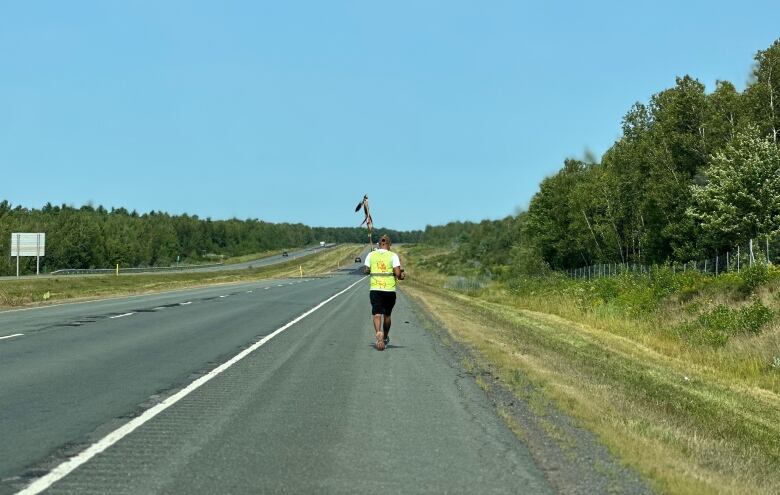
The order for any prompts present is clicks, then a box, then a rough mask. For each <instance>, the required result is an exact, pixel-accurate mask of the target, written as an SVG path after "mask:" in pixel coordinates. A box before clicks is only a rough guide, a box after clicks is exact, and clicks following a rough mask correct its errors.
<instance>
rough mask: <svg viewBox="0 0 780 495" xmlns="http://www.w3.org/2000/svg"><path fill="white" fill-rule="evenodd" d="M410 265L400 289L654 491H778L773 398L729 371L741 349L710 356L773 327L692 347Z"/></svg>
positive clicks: (561, 304)
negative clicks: (706, 347)
mask: <svg viewBox="0 0 780 495" xmlns="http://www.w3.org/2000/svg"><path fill="white" fill-rule="evenodd" d="M412 261H413V260H412ZM413 265H414V263H412V264H411V269H410V270H408V271H409V272H410V278H409V280H408V281H407V283H406V284H405V286H404V290H405V291H406V292H407V293H408V294H409V295H410V296H412V297H413V299H414V300H416V301H418V302H419V304H421V305H422V306H423V307H424V308H426V309H427V311H428V312H430V313H431V314H432V315H434V317H435V318H437V319H438V320H439V321H440V322H441V323H442V325H443V326H444V327H445V328H447V329H448V330H449V331H450V332H451V333H452V335H453V336H454V337H455V338H456V339H457V340H458V341H460V342H462V343H464V344H465V345H466V346H467V347H468V348H471V349H473V351H474V354H475V356H477V358H478V361H479V362H480V363H482V365H483V366H486V367H488V368H489V369H491V370H492V371H493V373H494V374H496V375H497V376H499V378H500V380H501V381H502V382H504V383H506V384H509V385H510V386H511V387H512V388H513V390H514V391H515V392H516V394H517V395H518V396H519V397H521V398H522V395H523V393H524V392H523V390H524V387H523V384H524V383H525V382H526V381H530V382H532V383H534V384H535V385H537V386H538V387H539V388H540V389H541V390H543V391H544V394H545V395H546V396H547V397H549V398H550V399H552V400H554V401H555V403H556V404H558V405H559V406H560V407H561V408H562V409H564V410H565V411H567V412H568V413H569V414H571V415H572V416H574V417H575V418H577V419H578V420H579V421H580V422H581V423H582V424H583V425H584V426H586V427H587V428H588V429H590V430H591V431H593V432H595V433H596V434H597V435H599V437H600V438H601V439H602V440H603V442H604V443H605V444H606V445H607V446H608V447H609V448H610V449H611V450H612V451H613V452H614V453H616V454H617V455H618V456H619V457H620V458H622V459H623V460H624V461H625V462H627V463H628V464H630V465H632V466H634V467H635V468H636V469H637V470H638V471H639V472H641V473H642V474H643V475H644V476H646V477H647V478H648V479H650V480H652V482H653V483H654V485H655V487H656V488H657V489H659V490H660V491H661V492H664V493H679V494H699V493H721V494H743V493H758V494H762V493H766V494H769V493H777V492H778V488H779V487H780V441H778V438H780V408H778V405H779V404H780V396H779V395H778V394H777V392H776V391H775V390H773V389H772V388H771V387H770V388H767V387H765V386H761V385H760V384H757V381H756V380H755V379H754V378H752V377H751V376H746V377H743V378H740V374H743V375H744V374H746V372H745V363H744V359H742V358H740V359H737V358H736V357H735V358H734V363H731V364H729V363H726V364H725V365H724V366H722V365H723V363H720V364H719V363H718V362H717V361H716V359H717V358H718V357H719V358H723V356H724V355H729V353H730V355H732V356H737V355H738V353H739V352H741V351H745V349H748V348H750V346H753V345H759V344H760V343H761V342H764V341H767V340H769V341H772V342H776V341H777V339H778V336H777V330H776V329H772V330H770V331H767V332H764V333H763V334H762V335H759V336H753V337H744V338H740V339H735V341H734V342H733V343H730V344H729V345H730V347H729V348H728V349H726V350H722V351H719V352H712V353H711V355H707V351H703V352H704V354H705V355H704V356H702V355H695V354H696V351H694V350H690V349H685V348H684V346H682V345H681V344H680V343H679V341H674V340H673V339H671V338H664V337H663V336H660V337H659V336H657V335H656V336H653V335H649V333H650V332H643V329H642V328H641V326H637V325H636V324H633V323H631V322H626V321H625V320H622V319H621V318H619V317H618V316H614V315H612V316H610V315H608V314H607V315H584V314H583V313H582V311H580V310H578V309H577V308H576V307H573V306H572V305H571V302H570V301H568V300H566V299H565V298H561V299H558V300H556V299H555V298H547V299H546V300H534V301H531V302H528V301H524V305H525V306H526V307H528V306H531V307H533V309H534V310H533V311H531V310H528V309H521V308H520V307H518V304H517V301H512V299H511V297H509V296H507V295H506V294H500V293H490V291H486V292H483V293H482V294H481V297H473V296H467V295H464V294H459V293H455V292H452V291H447V290H444V289H441V288H440V287H441V286H442V276H441V275H439V274H435V275H432V276H431V275H430V274H429V273H428V272H423V271H419V270H415V269H414V267H413ZM496 301H497V302H496ZM656 334H657V332H656ZM740 356H742V355H741V354H740ZM761 359H763V357H762V358H761ZM737 361H739V365H738V366H737V364H736V362H737ZM759 361H760V360H759ZM757 362H758V361H757ZM736 368H739V369H740V370H742V371H740V372H739V373H737V372H736V371H735V369H736ZM762 373H763V374H764V375H766V370H765V367H764V369H763V370H762ZM747 374H748V375H750V374H749V373H747ZM510 426H511V425H510Z"/></svg>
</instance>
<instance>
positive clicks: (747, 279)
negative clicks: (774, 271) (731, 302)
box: [739, 263, 769, 294]
mask: <svg viewBox="0 0 780 495" xmlns="http://www.w3.org/2000/svg"><path fill="white" fill-rule="evenodd" d="M739 275H740V280H741V282H742V286H741V289H742V292H744V293H745V294H750V293H752V292H753V291H754V290H756V288H757V287H759V286H761V285H764V284H765V283H767V282H768V281H769V268H768V267H767V266H766V265H765V264H764V263H753V266H750V267H748V268H746V269H744V270H742V271H741V272H740V274H739Z"/></svg>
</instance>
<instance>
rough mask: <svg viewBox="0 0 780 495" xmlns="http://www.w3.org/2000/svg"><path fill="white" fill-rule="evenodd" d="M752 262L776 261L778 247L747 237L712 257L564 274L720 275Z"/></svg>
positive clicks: (590, 268)
mask: <svg viewBox="0 0 780 495" xmlns="http://www.w3.org/2000/svg"><path fill="white" fill-rule="evenodd" d="M755 263H762V264H766V265H770V264H771V265H778V264H780V246H778V245H777V243H776V242H772V241H770V240H769V239H768V238H766V239H763V240H761V241H758V240H755V239H751V240H750V241H748V242H746V243H745V244H738V245H737V246H735V247H734V249H732V250H729V251H726V252H725V253H718V252H716V253H715V256H714V257H712V258H707V259H704V260H694V261H688V262H682V263H681V262H668V263H665V264H663V265H646V264H641V263H597V264H593V265H588V266H583V267H579V268H572V269H569V270H567V274H568V275H569V277H572V278H585V279H590V278H601V277H611V276H615V275H620V274H622V273H635V274H646V275H651V274H652V273H653V272H654V271H655V270H660V269H669V270H671V271H672V272H673V273H678V272H687V271H695V272H699V273H708V274H712V275H720V274H721V273H727V272H740V271H742V270H743V269H745V268H747V267H750V266H753V264H755Z"/></svg>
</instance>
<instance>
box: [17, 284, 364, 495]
mask: <svg viewBox="0 0 780 495" xmlns="http://www.w3.org/2000/svg"><path fill="white" fill-rule="evenodd" d="M366 278H367V277H362V278H361V279H360V280H358V281H357V282H355V283H353V284H352V285H350V286H349V287H347V288H346V289H344V290H342V291H341V292H338V293H336V294H334V295H332V296H330V297H329V298H327V299H325V300H324V301H322V302H321V303H319V304H318V305H316V306H314V307H313V308H311V309H310V310H308V311H306V312H305V313H303V314H302V315H300V316H298V317H297V318H295V319H294V320H292V321H291V322H289V323H287V324H285V325H284V326H281V327H279V328H277V329H276V330H274V331H273V332H272V333H270V334H268V335H266V336H265V337H263V338H262V339H260V340H258V341H257V342H255V343H254V344H252V345H251V346H250V347H247V348H246V349H244V350H243V351H241V352H239V353H238V354H236V355H235V356H233V357H232V358H231V359H230V360H229V361H227V362H225V363H223V364H221V365H220V366H218V367H216V368H214V369H213V370H211V371H209V372H208V373H207V374H205V375H203V376H201V377H200V378H198V379H197V380H195V381H194V382H192V383H190V384H189V385H187V386H186V387H185V388H183V389H181V390H180V391H178V392H177V393H175V394H173V395H171V396H170V397H168V398H167V399H165V400H164V401H162V402H160V403H159V404H156V405H155V406H153V407H151V408H149V409H147V410H146V411H144V412H143V413H142V414H141V415H140V416H137V417H135V418H133V419H131V420H130V421H128V422H127V423H125V424H124V425H122V426H120V427H119V428H117V429H116V430H114V431H112V432H111V433H109V434H108V435H106V436H105V437H103V438H101V439H100V440H98V441H97V442H95V443H93V444H92V445H90V446H89V447H88V448H87V449H86V450H83V451H82V452H80V453H78V454H76V455H75V456H73V457H71V458H70V459H68V460H67V461H64V462H62V463H61V464H59V465H58V466H56V467H55V468H54V469H52V470H51V471H49V473H47V474H46V475H44V476H42V477H40V478H38V479H37V480H35V481H33V482H32V483H30V484H29V485H27V487H25V488H24V489H23V490H21V491H19V492H17V495H34V494H37V493H41V492H42V491H43V490H46V489H47V488H49V487H50V486H51V485H53V484H54V483H56V482H57V481H59V480H61V479H62V478H64V477H65V476H67V475H68V474H69V473H71V472H72V471H73V470H74V469H76V468H78V467H79V466H81V465H82V464H84V463H85V462H87V461H89V460H90V459H92V458H93V457H95V456H96V455H98V454H100V453H101V452H103V451H104V450H106V449H107V448H109V447H111V446H112V445H114V444H115V443H117V442H118V441H119V440H121V439H122V438H124V437H125V436H127V435H129V434H130V433H132V432H133V431H134V430H135V429H136V428H138V427H139V426H141V425H143V424H144V423H146V422H147V421H149V420H150V419H152V418H154V417H155V416H157V415H158V414H160V413H161V412H163V411H165V410H166V409H168V408H169V407H171V406H172V405H174V404H176V403H177V402H179V401H180V400H181V399H183V398H184V397H186V396H187V395H189V394H190V393H192V392H194V391H195V390H197V389H198V388H200V386H201V385H203V384H205V383H207V382H208V381H210V380H211V379H212V378H214V377H216V376H217V375H219V374H220V373H222V372H223V371H225V370H226V369H228V368H230V367H231V366H233V365H234V364H236V363H237V362H239V361H241V360H242V359H244V358H245V357H246V356H248V355H249V354H251V353H252V352H254V351H255V350H257V349H258V348H260V347H261V346H263V345H265V343H266V342H268V341H269V340H271V339H272V338H274V337H276V336H277V335H279V334H280V333H282V332H284V331H285V330H287V329H288V328H290V327H291V326H293V325H295V324H296V323H298V322H299V321H301V320H303V319H304V318H306V317H307V316H309V315H310V314H312V313H314V312H315V311H317V310H318V309H320V308H321V307H323V306H325V305H326V304H328V303H329V302H331V301H332V300H334V299H336V298H337V297H339V296H340V295H342V294H344V293H345V292H347V291H348V290H350V289H351V288H352V287H354V286H356V285H357V284H359V283H360V282H362V281H363V280H365V279H366Z"/></svg>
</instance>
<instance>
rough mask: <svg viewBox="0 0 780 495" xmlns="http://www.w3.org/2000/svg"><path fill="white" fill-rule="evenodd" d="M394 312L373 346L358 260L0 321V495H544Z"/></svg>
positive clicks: (524, 464) (524, 459)
mask: <svg viewBox="0 0 780 495" xmlns="http://www.w3.org/2000/svg"><path fill="white" fill-rule="evenodd" d="M323 303H324V304H323ZM312 310H313V311H312ZM307 313H308V315H307V316H304V317H303V318H300V319H299V320H298V321H297V322H295V323H293V324H291V325H288V324H289V323H290V322H291V321H294V320H296V319H297V318H298V317H300V316H302V315H306V314H307ZM393 316H394V318H393V321H394V324H393V330H392V332H391V342H390V346H389V348H388V349H387V350H385V351H384V352H379V351H376V350H375V349H374V347H373V344H374V338H373V331H372V327H371V320H370V310H369V302H368V280H367V279H366V278H365V277H364V276H363V275H362V274H361V273H360V270H359V266H358V264H355V265H353V266H352V267H350V269H348V270H343V271H341V272H339V273H337V274H334V275H333V276H331V277H327V278H312V279H307V278H303V279H287V280H273V281H261V282H254V283H247V284H240V285H227V286H218V287H209V288H204V289H193V290H185V291H177V292H169V293H165V294H159V295H145V296H139V297H131V298H122V299H112V300H107V301H100V302H90V303H83V304H67V305H60V306H53V307H45V308H38V309H32V310H27V311H8V312H3V313H0V329H2V330H1V331H0V376H1V377H2V380H0V403H1V404H2V408H0V438H2V439H3V441H2V442H0V479H2V482H0V493H14V492H17V491H19V490H22V489H24V488H25V487H27V489H26V491H25V493H37V492H38V491H40V490H41V489H46V493H107V492H111V493H139V494H148V493H265V492H288V493H301V492H306V493H308V492H315V491H316V492H337V493H345V492H347V493H366V492H371V493H420V492H449V493H477V492H479V493H552V489H551V488H550V486H549V485H548V483H547V481H546V480H545V478H544V476H543V475H542V473H541V471H540V470H539V469H538V468H537V466H536V465H535V464H534V462H533V461H532V459H531V456H530V454H529V453H528V451H527V449H526V448H525V447H524V446H523V444H522V443H521V442H520V441H518V440H517V438H516V437H515V435H513V434H512V433H511V432H510V431H509V430H508V429H507V428H506V426H505V425H504V423H503V422H502V420H501V419H499V418H498V417H497V416H496V414H495V412H494V409H493V407H492V406H491V404H490V403H489V402H488V401H487V399H486V398H485V394H484V393H483V392H482V390H481V389H479V387H478V386H477V385H476V384H475V383H474V380H473V379H472V378H471V377H470V376H467V375H464V374H463V373H461V370H459V369H456V368H453V366H452V365H451V364H450V362H449V361H448V359H446V357H445V356H444V354H443V351H442V348H441V347H440V345H439V344H438V343H437V342H436V341H435V340H434V338H433V337H432V336H431V335H430V334H429V333H427V332H426V331H424V330H423V329H422V326H421V324H420V323H419V322H418V320H417V319H416V317H415V316H414V314H413V313H412V311H411V307H410V304H409V302H408V300H407V299H406V298H405V297H403V293H400V294H399V302H398V304H397V306H396V310H395V311H394V314H393ZM3 337H7V338H3ZM242 352H243V354H240V353H242ZM237 355H238V356H239V357H238V358H237V359H231V358H233V357H234V356H237ZM218 365H222V366H220V367H219V368H217V369H218V370H221V372H220V373H218V374H216V373H214V372H211V373H208V374H206V373H207V372H209V371H211V370H214V369H215V368H216V367H217V366H218ZM193 381H196V383H200V384H201V385H200V386H199V387H197V388H195V387H194V386H192V385H190V386H188V384H191V383H193ZM166 398H167V399H166ZM163 399H166V400H164V401H163ZM161 401H162V402H161ZM90 445H92V447H89V446H90ZM87 447H89V448H87ZM85 449H86V450H85ZM69 458H70V459H71V460H70V461H69V462H70V464H68V463H64V461H67V460H68V459H69ZM74 467H75V468H74ZM47 473H49V474H48V475H47ZM63 475H64V476H63ZM31 482H32V484H31Z"/></svg>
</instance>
